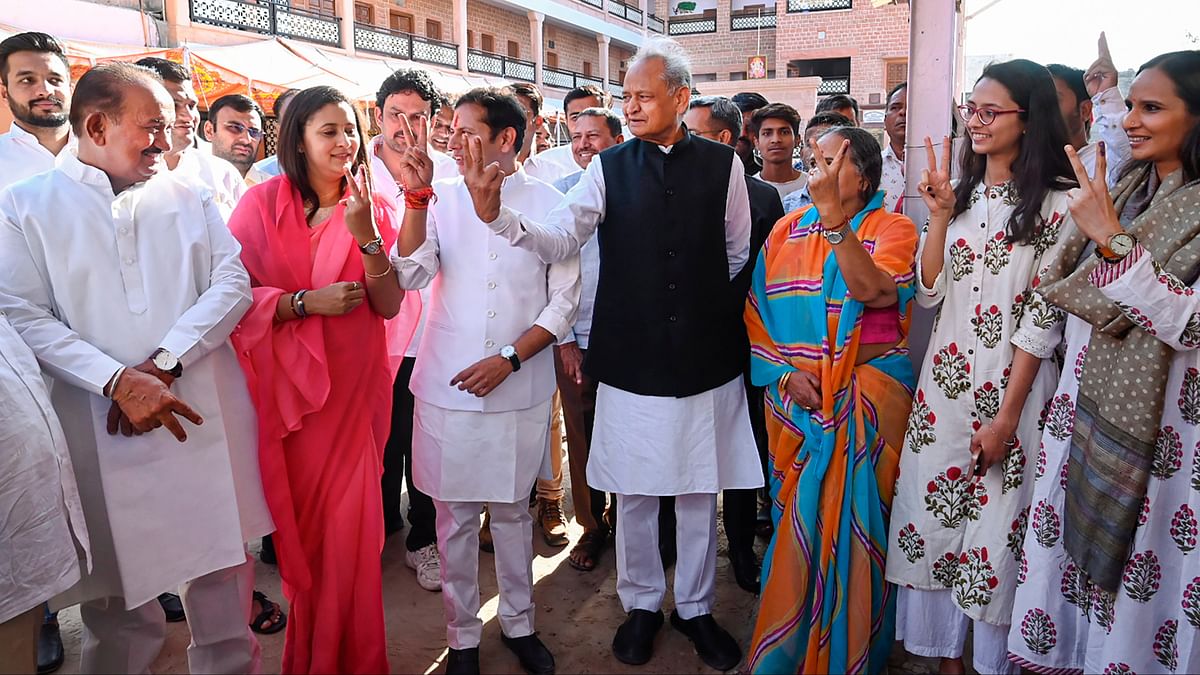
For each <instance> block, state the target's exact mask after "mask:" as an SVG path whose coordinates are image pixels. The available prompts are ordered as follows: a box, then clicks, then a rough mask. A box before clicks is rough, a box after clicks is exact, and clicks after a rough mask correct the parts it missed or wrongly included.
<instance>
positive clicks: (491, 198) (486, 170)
mask: <svg viewBox="0 0 1200 675" xmlns="http://www.w3.org/2000/svg"><path fill="white" fill-rule="evenodd" d="M466 140H467V144H466V146H465V147H463V180H464V181H466V184H467V190H468V191H469V192H470V193H471V201H472V202H473V203H474V205H475V215H477V216H479V219H480V220H482V221H483V222H485V223H490V222H492V221H494V220H496V219H497V218H499V217H500V186H501V184H503V182H504V172H502V171H501V170H500V163H499V162H492V163H490V164H487V165H486V166H485V165H484V163H483V141H482V140H481V139H480V138H479V137H477V136H470V137H468V138H467V139H466Z"/></svg>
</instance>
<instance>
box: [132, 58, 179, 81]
mask: <svg viewBox="0 0 1200 675" xmlns="http://www.w3.org/2000/svg"><path fill="white" fill-rule="evenodd" d="M134 65H138V66H141V67H143V68H149V69H150V70H153V71H154V72H156V73H158V76H159V77H161V78H162V79H163V82H174V83H175V84H183V83H184V82H190V81H191V80H192V74H191V73H190V72H188V69H187V68H184V67H183V64H181V63H176V62H174V61H171V60H169V59H160V58H158V57H157V56H147V57H146V58H143V59H138V60H137V61H136V62H135V63H134Z"/></svg>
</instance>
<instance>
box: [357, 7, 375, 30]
mask: <svg viewBox="0 0 1200 675" xmlns="http://www.w3.org/2000/svg"><path fill="white" fill-rule="evenodd" d="M354 23H361V24H366V25H370V24H373V23H375V8H374V7H372V6H370V5H367V4H364V3H361V2H356V3H354Z"/></svg>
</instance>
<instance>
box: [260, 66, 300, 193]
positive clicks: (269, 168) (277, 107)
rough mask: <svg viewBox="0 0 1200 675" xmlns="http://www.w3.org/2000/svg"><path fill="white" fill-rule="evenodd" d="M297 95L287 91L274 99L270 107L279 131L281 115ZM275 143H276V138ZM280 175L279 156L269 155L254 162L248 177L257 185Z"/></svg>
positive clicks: (295, 91)
mask: <svg viewBox="0 0 1200 675" xmlns="http://www.w3.org/2000/svg"><path fill="white" fill-rule="evenodd" d="M299 93H300V90H299V89H288V90H285V91H284V92H283V93H282V94H280V95H279V96H276V97H275V103H274V104H273V105H272V107H271V110H272V113H274V115H275V128H276V129H279V125H280V123H281V122H282V121H283V115H284V113H285V112H287V107H288V104H289V103H291V102H292V98H293V97H295V96H296V94H299ZM276 141H278V138H277V139H276ZM281 173H283V167H281V166H279V156H278V155H271V156H270V157H265V158H263V159H260V160H258V161H257V162H255V163H254V166H253V167H251V168H250V173H249V175H250V176H251V177H252V180H253V181H254V182H255V183H256V184H257V183H262V182H265V181H268V180H270V179H272V178H274V177H275V176H278V175H279V174H281Z"/></svg>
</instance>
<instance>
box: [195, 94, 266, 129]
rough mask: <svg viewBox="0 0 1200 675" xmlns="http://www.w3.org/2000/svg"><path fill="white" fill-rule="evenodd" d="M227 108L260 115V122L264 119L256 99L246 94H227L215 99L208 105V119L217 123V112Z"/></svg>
mask: <svg viewBox="0 0 1200 675" xmlns="http://www.w3.org/2000/svg"><path fill="white" fill-rule="evenodd" d="M225 108H232V109H233V110H236V111H237V112H240V113H248V112H252V113H254V114H256V115H258V121H259V122H260V123H261V122H262V121H263V111H262V108H260V107H259V105H258V104H257V103H255V102H254V99H252V98H250V97H249V96H246V95H245V94H226V95H224V96H222V97H221V98H219V99H217V100H215V101H213V102H212V105H210V106H208V121H210V122H212V123H213V124H214V125H215V124H216V123H217V113H219V112H221V111H222V110H224V109H225Z"/></svg>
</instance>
